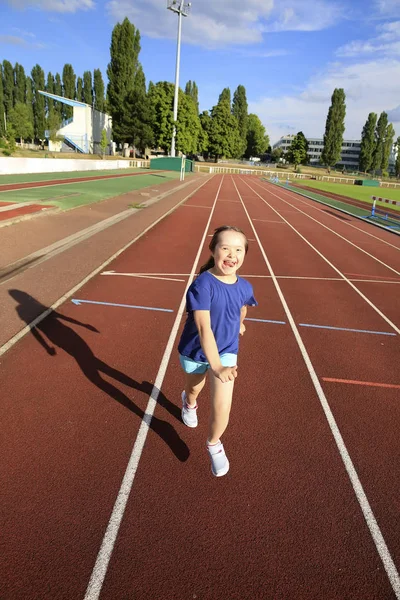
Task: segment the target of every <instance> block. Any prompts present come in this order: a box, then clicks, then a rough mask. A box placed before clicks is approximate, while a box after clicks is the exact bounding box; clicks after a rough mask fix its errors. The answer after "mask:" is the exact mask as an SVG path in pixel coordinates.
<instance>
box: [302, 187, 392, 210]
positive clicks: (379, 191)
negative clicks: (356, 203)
mask: <svg viewBox="0 0 400 600" xmlns="http://www.w3.org/2000/svg"><path fill="white" fill-rule="evenodd" d="M299 184H300V185H302V186H303V185H304V186H307V187H309V188H313V189H318V190H321V191H325V192H332V193H333V194H340V195H343V196H348V197H349V198H354V199H355V200H361V201H363V202H367V203H369V204H372V202H373V200H372V199H371V196H380V197H381V198H388V199H389V200H397V201H399V202H400V188H381V187H380V188H370V187H363V186H361V185H346V184H342V183H327V182H325V181H308V180H307V181H301V182H299ZM377 206H383V207H386V208H388V207H389V205H388V204H385V202H377ZM390 208H391V209H393V210H399V211H400V206H394V205H390Z"/></svg>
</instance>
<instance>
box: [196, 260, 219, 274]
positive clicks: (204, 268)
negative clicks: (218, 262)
mask: <svg viewBox="0 0 400 600" xmlns="http://www.w3.org/2000/svg"><path fill="white" fill-rule="evenodd" d="M213 267H215V261H214V257H213V256H210V258H209V259H208V261H207V262H206V263H205V264H204V265H203V266H202V267H200V271H199V275H201V274H202V273H204V271H208V270H209V269H212V268H213Z"/></svg>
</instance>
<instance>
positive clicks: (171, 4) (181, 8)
mask: <svg viewBox="0 0 400 600" xmlns="http://www.w3.org/2000/svg"><path fill="white" fill-rule="evenodd" d="M191 6H192V3H191V2H185V0H167V8H168V10H172V12H174V13H177V15H178V41H177V48H176V69H175V96H174V128H173V131H172V142H171V156H175V155H176V152H175V139H176V121H177V119H178V97H179V69H180V61H181V37H182V17H187V16H188V15H189V12H190V8H191Z"/></svg>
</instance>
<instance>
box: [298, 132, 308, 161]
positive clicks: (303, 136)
mask: <svg viewBox="0 0 400 600" xmlns="http://www.w3.org/2000/svg"><path fill="white" fill-rule="evenodd" d="M297 136H298V137H299V138H301V139H302V140H303V144H304V147H305V149H306V155H305V157H304V158H303V160H302V161H301V163H300V164H301V165H306V164H307V162H308V140H307V138H306V136H305V135H304V133H303V132H302V131H299V133H298V134H297Z"/></svg>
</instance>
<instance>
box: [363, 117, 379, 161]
mask: <svg viewBox="0 0 400 600" xmlns="http://www.w3.org/2000/svg"><path fill="white" fill-rule="evenodd" d="M377 118H378V115H377V114H376V113H373V112H371V113H369V115H368V119H367V120H366V122H365V125H364V127H363V130H362V134H361V150H360V171H364V172H365V173H367V172H368V171H369V170H370V169H371V168H372V162H373V155H374V143H375V127H376V121H377Z"/></svg>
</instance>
